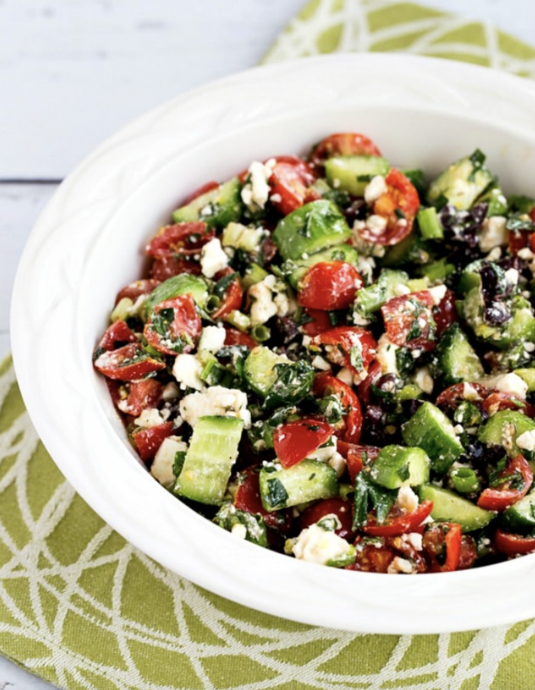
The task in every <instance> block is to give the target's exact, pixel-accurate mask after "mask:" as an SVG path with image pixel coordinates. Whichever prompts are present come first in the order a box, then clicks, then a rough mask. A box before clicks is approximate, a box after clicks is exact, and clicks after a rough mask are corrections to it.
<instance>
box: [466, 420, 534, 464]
mask: <svg viewBox="0 0 535 690" xmlns="http://www.w3.org/2000/svg"><path fill="white" fill-rule="evenodd" d="M534 430H535V421H533V419H530V418H529V417H526V415H525V414H522V412H517V411H516V410H501V412H496V414H493V415H492V417H491V418H490V419H489V420H488V422H487V423H486V424H485V425H484V426H482V427H481V429H480V430H479V434H478V439H479V440H480V441H481V443H484V444H485V445H487V446H503V448H504V449H505V450H506V451H507V452H508V454H509V455H510V456H511V457H514V456H515V455H518V454H519V453H522V451H521V450H520V449H519V448H518V446H517V445H516V439H517V438H518V437H519V436H520V435H521V434H523V433H525V432H526V431H534Z"/></svg>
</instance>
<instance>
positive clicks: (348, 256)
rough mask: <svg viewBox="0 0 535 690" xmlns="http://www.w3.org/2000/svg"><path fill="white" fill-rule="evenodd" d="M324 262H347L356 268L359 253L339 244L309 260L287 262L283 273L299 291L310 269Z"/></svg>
mask: <svg viewBox="0 0 535 690" xmlns="http://www.w3.org/2000/svg"><path fill="white" fill-rule="evenodd" d="M323 261H325V262H327V263H329V262H331V261H345V262H346V263H348V264H351V265H352V266H356V265H357V263H358V252H357V250H356V249H355V248H354V247H351V246H350V245H349V244H338V245H336V246H335V247H330V248H329V249H324V250H323V251H321V252H316V254H312V256H309V257H308V259H301V260H300V261H287V262H286V263H285V264H284V266H283V271H284V273H285V275H287V276H288V282H289V283H290V285H291V286H292V287H293V288H294V289H297V287H298V284H299V281H300V280H301V279H302V278H303V277H304V275H305V273H306V272H307V271H308V269H309V268H311V267H312V266H314V265H315V264H319V263H321V262H323Z"/></svg>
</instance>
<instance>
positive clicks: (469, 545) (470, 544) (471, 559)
mask: <svg viewBox="0 0 535 690" xmlns="http://www.w3.org/2000/svg"><path fill="white" fill-rule="evenodd" d="M476 560H477V549H476V543H475V541H474V539H473V537H471V536H470V535H469V534H463V536H462V537H461V555H460V556H459V567H458V568H457V569H458V570H468V569H469V568H471V567H472V566H473V565H474V563H475V562H476Z"/></svg>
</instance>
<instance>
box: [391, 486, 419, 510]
mask: <svg viewBox="0 0 535 690" xmlns="http://www.w3.org/2000/svg"><path fill="white" fill-rule="evenodd" d="M396 505H397V506H399V507H400V508H401V509H402V510H406V511H407V513H413V512H414V511H415V510H416V508H418V496H417V495H416V494H415V493H414V491H413V490H412V489H411V487H410V486H409V485H408V484H402V485H401V486H400V487H399V490H398V495H397V498H396Z"/></svg>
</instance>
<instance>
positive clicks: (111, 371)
mask: <svg viewBox="0 0 535 690" xmlns="http://www.w3.org/2000/svg"><path fill="white" fill-rule="evenodd" d="M94 365H95V369H98V371H100V373H101V374H104V376H107V377H108V378H110V379H116V380H118V381H136V380H138V379H142V378H143V377H144V376H146V375H147V374H151V373H152V372H153V371H160V370H161V369H165V364H164V362H162V361H161V360H160V359H155V358H154V357H151V356H150V355H149V354H148V353H147V352H146V351H145V350H144V349H143V347H142V346H141V344H140V343H131V344H130V345H125V346H124V347H120V348H119V349H118V350H113V352H107V351H105V352H103V353H102V354H101V355H100V356H99V357H97V359H96V360H95V362H94Z"/></svg>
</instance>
